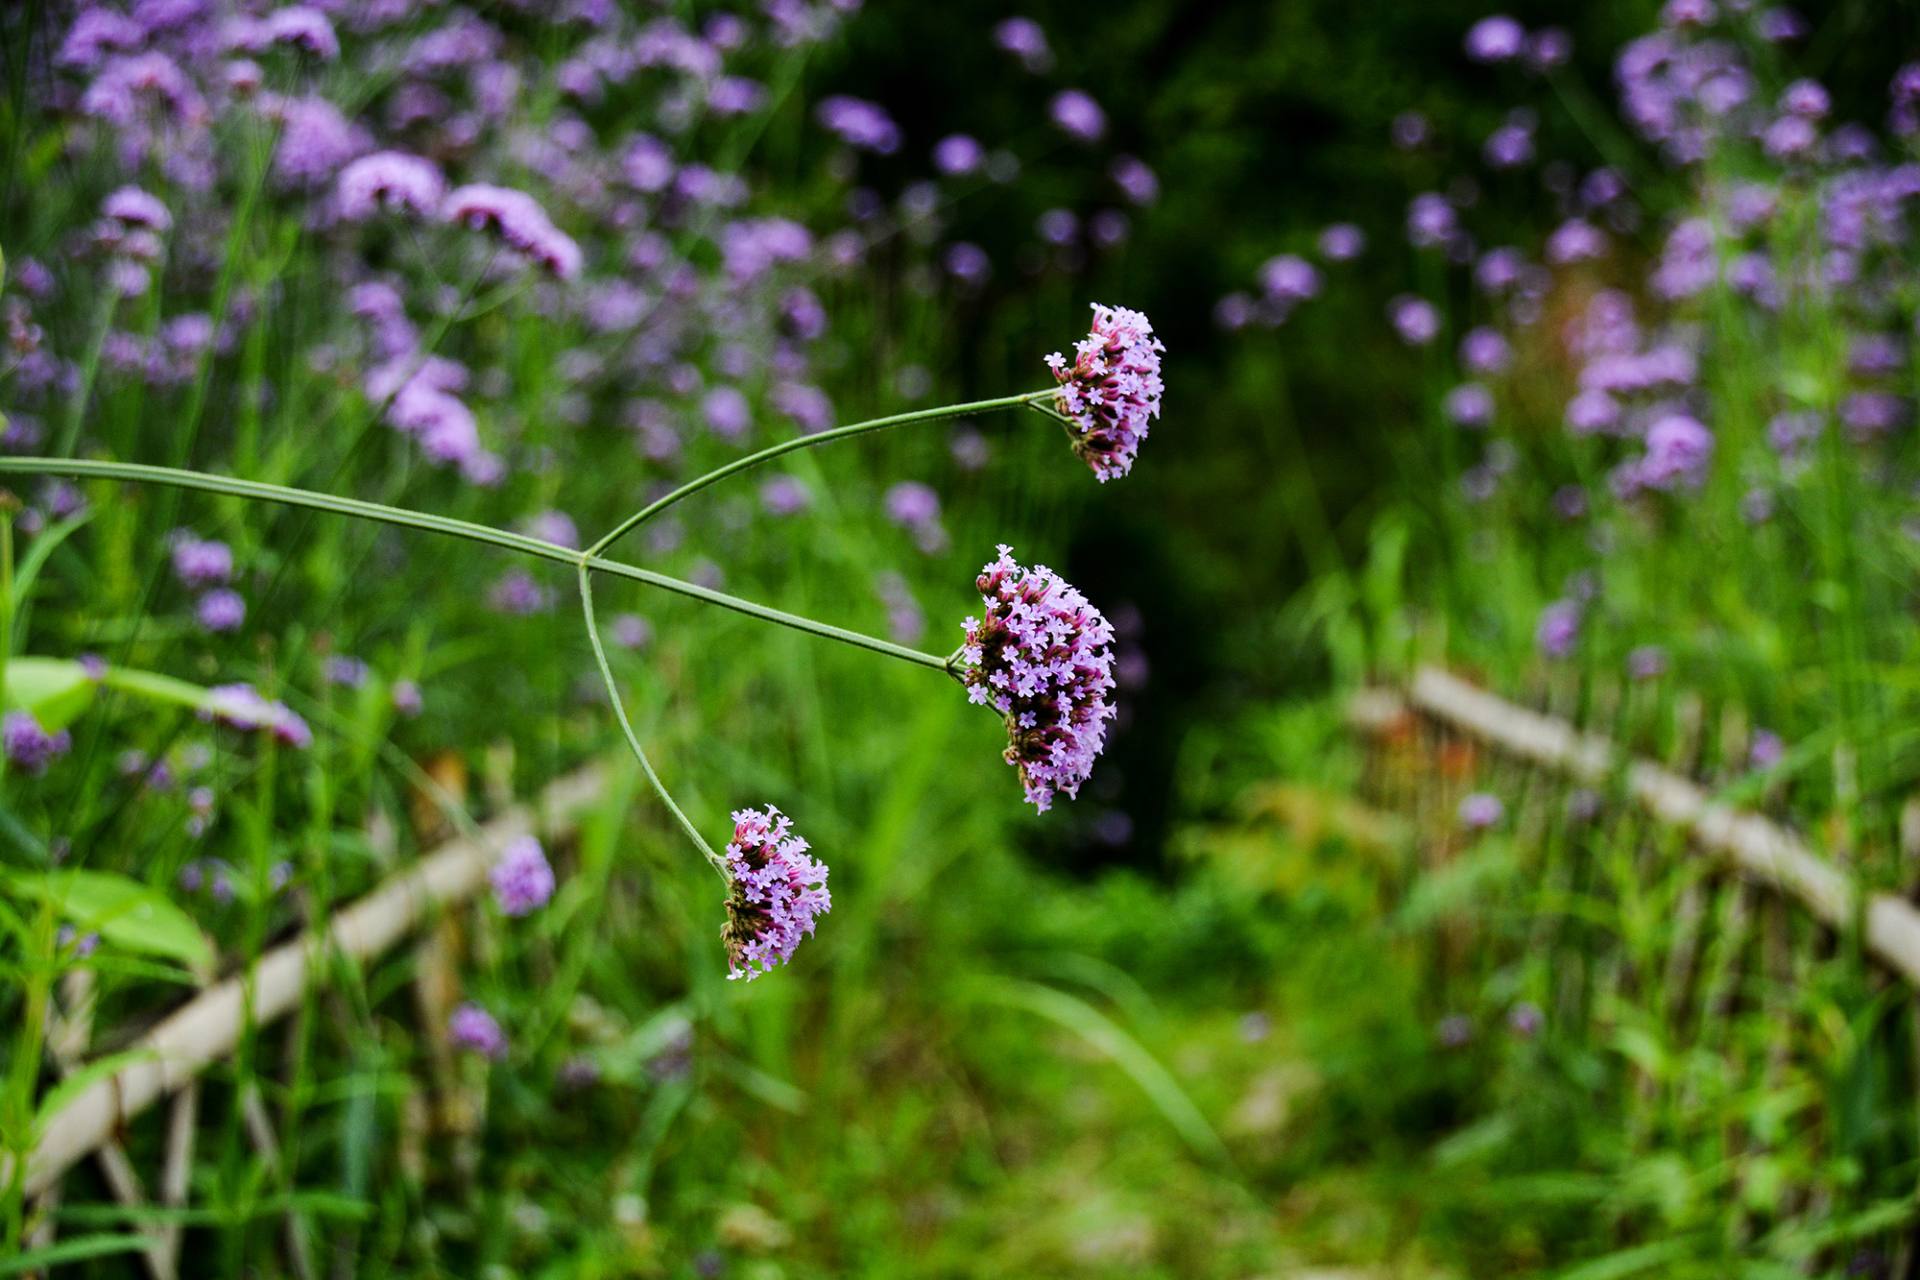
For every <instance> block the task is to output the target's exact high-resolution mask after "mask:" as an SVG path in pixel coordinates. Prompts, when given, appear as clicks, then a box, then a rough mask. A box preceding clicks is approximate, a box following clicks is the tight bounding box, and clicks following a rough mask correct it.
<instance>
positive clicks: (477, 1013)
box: [447, 1001, 507, 1062]
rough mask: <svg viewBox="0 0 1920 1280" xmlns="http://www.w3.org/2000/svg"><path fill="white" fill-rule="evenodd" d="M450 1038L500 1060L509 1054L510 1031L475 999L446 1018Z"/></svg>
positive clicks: (461, 1046)
mask: <svg viewBox="0 0 1920 1280" xmlns="http://www.w3.org/2000/svg"><path fill="white" fill-rule="evenodd" d="M447 1041H448V1043H450V1044H452V1045H453V1047H454V1048H456V1049H461V1050H464V1051H466V1052H468V1053H473V1054H478V1055H479V1056H480V1057H482V1058H488V1059H491V1060H492V1061H495V1062H498V1061H500V1060H501V1059H502V1058H505V1057H506V1056H507V1034H506V1032H504V1031H502V1030H501V1029H500V1023H499V1022H498V1021H497V1020H495V1018H494V1016H493V1015H492V1014H490V1013H488V1012H487V1011H486V1010H485V1009H483V1008H481V1007H480V1006H479V1005H477V1004H474V1003H473V1002H472V1001H468V1002H467V1003H465V1004H463V1005H461V1006H460V1007H459V1008H457V1009H455V1010H454V1011H453V1017H452V1018H450V1019H448V1021H447Z"/></svg>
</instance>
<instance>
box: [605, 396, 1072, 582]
mask: <svg viewBox="0 0 1920 1280" xmlns="http://www.w3.org/2000/svg"><path fill="white" fill-rule="evenodd" d="M1052 394H1053V389H1052V388H1048V389H1047V390H1045V391H1026V392H1022V393H1021V394H1020V395H1017V396H1001V397H999V398H998V399H995V400H975V401H972V402H971V403H968V404H945V405H941V406H940V407H939V408H937V409H915V410H914V411H913V412H911V413H896V414H891V415H889V416H888V417H885V418H870V419H868V420H867V421H865V422H854V423H849V424H848V425H847V426H844V427H835V428H833V429H832V430H831V431H821V432H818V433H816V434H814V435H810V436H795V437H794V438H793V439H791V440H782V441H781V442H780V443H779V444H775V445H769V446H767V447H766V448H764V449H762V450H760V451H759V452H758V453H749V454H747V455H746V456H745V457H743V458H735V459H734V460H733V461H732V462H729V463H727V464H726V465H725V466H724V467H716V468H715V469H714V470H712V471H709V472H707V473H706V474H705V475H703V476H699V477H697V478H696V479H693V480H689V481H687V482H686V483H685V484H683V485H681V486H680V487H679V488H678V489H675V490H674V491H673V492H672V493H669V494H667V495H666V496H664V497H661V498H656V499H654V500H653V501H652V502H649V503H648V504H647V505H646V506H644V507H642V508H640V510H638V511H636V512H634V513H633V514H632V515H630V516H628V517H627V518H626V519H625V520H623V521H621V522H620V524H618V525H616V526H615V527H614V529H613V532H611V533H609V534H607V535H606V536H605V537H603V538H601V539H600V540H599V541H598V542H596V543H594V544H593V545H592V546H590V547H588V548H587V554H588V555H590V556H597V555H599V554H600V553H601V552H603V551H605V550H606V549H607V548H608V547H610V546H612V545H613V544H614V543H616V542H618V541H619V540H620V539H621V538H623V537H625V536H626V535H627V534H628V533H629V532H631V531H632V530H634V529H636V528H638V527H639V526H640V525H643V524H645V523H646V522H647V521H649V520H651V519H653V518H654V517H655V516H657V515H659V514H660V513H661V512H662V511H665V510H666V509H667V508H668V507H670V506H672V505H673V504H674V503H676V502H678V501H680V500H681V499H682V498H689V497H692V496H693V495H694V494H696V493H698V492H700V491H701V490H702V489H704V488H706V487H707V486H708V485H710V484H717V483H719V482H720V481H722V480H725V479H726V478H727V477H728V476H730V475H735V474H737V473H739V472H742V471H746V470H749V469H751V468H753V467H757V466H759V465H760V464H761V463H763V462H770V461H772V460H773V459H774V458H777V457H779V456H780V455H781V454H783V453H793V452H794V451H795V450H798V449H811V448H813V447H814V446H816V445H823V444H830V443H832V442H833V441H835V440H845V439H848V438H850V437H852V436H863V435H866V434H867V433H868V432H870V431H885V430H886V429H887V428H888V427H904V426H906V425H908V424H909V423H914V422H937V421H939V420H940V419H942V418H964V417H966V416H967V415H968V414H970V413H986V412H989V411H990V410H993V409H1017V408H1019V407H1020V406H1021V405H1031V404H1034V403H1035V402H1036V401H1038V400H1040V399H1041V398H1042V397H1045V396H1050V395H1052Z"/></svg>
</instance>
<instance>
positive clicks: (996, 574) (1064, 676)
mask: <svg viewBox="0 0 1920 1280" xmlns="http://www.w3.org/2000/svg"><path fill="white" fill-rule="evenodd" d="M999 550H1000V555H999V558H998V559H996V560H994V561H993V562H992V563H990V564H988V565H987V566H986V567H985V568H984V569H983V570H981V572H980V576H979V578H977V579H976V580H975V582H974V585H975V586H976V587H978V588H979V590H980V596H981V612H980V616H979V617H977V618H968V619H967V620H966V624H965V625H966V643H965V644H964V646H963V647H962V648H961V660H962V664H963V665H962V668H961V673H962V680H963V682H964V683H965V684H966V686H967V697H968V699H969V700H970V701H972V702H975V703H978V704H980V705H982V706H987V707H992V708H993V709H994V710H995V711H997V712H999V713H1000V715H1001V717H1002V718H1003V719H1004V720H1005V721H1006V727H1007V750H1006V761H1007V763H1008V764H1010V765H1012V766H1013V767H1014V768H1015V769H1016V770H1017V771H1018V772H1019V775H1020V782H1021V785H1022V786H1023V787H1024V788H1025V789H1026V796H1027V800H1028V802H1029V803H1031V804H1032V805H1033V807H1034V808H1035V809H1037V810H1039V811H1040V812H1042V813H1045V812H1046V811H1047V809H1049V808H1050V807H1051V806H1052V804H1053V799H1054V796H1055V795H1056V794H1060V793H1064V794H1065V795H1067V796H1068V797H1069V798H1071V797H1073V796H1076V795H1078V794H1079V791H1080V785H1081V784H1082V783H1083V782H1085V781H1086V780H1087V777H1088V776H1089V775H1090V774H1091V773H1092V772H1093V763H1094V760H1095V759H1096V758H1098V756H1099V755H1100V750H1101V748H1102V747H1103V746H1105V744H1106V736H1107V722H1108V721H1109V720H1111V719H1112V718H1113V716H1114V707H1113V703H1112V702H1111V701H1109V699H1108V695H1109V694H1110V693H1111V692H1112V690H1113V688H1114V677H1113V665H1114V653H1113V628H1112V627H1111V626H1110V625H1108V623H1107V620H1106V618H1105V617H1103V616H1102V615H1101V613H1100V611H1099V610H1098V609H1096V608H1094V607H1093V605H1092V604H1090V603H1089V602H1088V601H1087V598H1086V597H1085V596H1083V595H1081V594H1080V592H1079V591H1077V590H1075V589H1074V588H1073V587H1072V586H1069V585H1068V584H1067V583H1066V582H1064V581H1062V580H1061V578H1060V577H1059V575H1058V574H1056V573H1054V572H1053V570H1051V569H1049V568H1047V567H1046V566H1044V565H1035V566H1034V567H1033V568H1032V569H1027V568H1023V567H1022V566H1021V565H1019V564H1018V563H1016V562H1015V561H1014V559H1013V549H1012V548H1011V547H1007V546H1002V547H1000V549H999Z"/></svg>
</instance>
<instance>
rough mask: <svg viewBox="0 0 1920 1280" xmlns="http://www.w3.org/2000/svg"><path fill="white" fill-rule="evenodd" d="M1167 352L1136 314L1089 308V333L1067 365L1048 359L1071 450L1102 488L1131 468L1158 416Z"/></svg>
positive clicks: (1119, 309) (1056, 355) (1059, 357)
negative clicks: (1067, 423) (1162, 358)
mask: <svg viewBox="0 0 1920 1280" xmlns="http://www.w3.org/2000/svg"><path fill="white" fill-rule="evenodd" d="M1165 350H1166V348H1165V347H1163V346H1162V345H1161V344H1160V341H1159V339H1157V338H1155V337H1154V336H1153V326H1152V325H1151V324H1150V323H1148V321H1147V318H1146V317H1145V316H1144V315H1142V314H1140V313H1139V312H1138V311H1129V310H1128V309H1127V308H1125V307H1108V306H1102V305H1101V304H1100V303H1097V302H1096V303H1094V304H1093V331H1092V332H1091V333H1089V334H1088V335H1087V337H1085V338H1084V339H1082V340H1081V341H1079V342H1077V343H1075V344H1074V359H1073V361H1072V362H1071V363H1069V362H1068V361H1067V359H1066V357H1064V356H1062V355H1061V354H1060V353H1058V352H1055V353H1054V354H1052V355H1050V356H1048V357H1047V367H1048V368H1050V369H1052V370H1053V376H1054V380H1055V381H1056V382H1058V383H1059V384H1060V389H1059V391H1058V392H1056V393H1055V396H1054V404H1055V407H1056V408H1058V409H1059V411H1060V413H1061V414H1063V415H1064V416H1065V417H1067V418H1068V419H1069V420H1070V423H1071V425H1070V426H1069V428H1068V434H1069V435H1070V436H1071V437H1072V439H1073V451H1074V452H1075V453H1076V454H1078V455H1079V456H1080V459H1081V460H1082V461H1083V462H1085V463H1086V464H1087V465H1088V466H1089V467H1091V468H1093V474H1094V475H1095V476H1097V477H1099V479H1100V480H1101V481H1102V482H1103V483H1104V482H1105V481H1108V480H1111V479H1113V478H1114V477H1116V476H1124V475H1126V474H1127V472H1128V471H1130V470H1132V468H1133V459H1134V455H1135V454H1136V453H1137V452H1138V451H1139V449H1140V442H1141V441H1143V440H1145V439H1146V438H1147V430H1148V428H1149V426H1150V425H1151V424H1152V420H1153V419H1154V418H1157V417H1159V416H1160V394H1161V386H1162V384H1161V381H1160V356H1161V353H1163V352H1164V351H1165Z"/></svg>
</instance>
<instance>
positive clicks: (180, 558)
mask: <svg viewBox="0 0 1920 1280" xmlns="http://www.w3.org/2000/svg"><path fill="white" fill-rule="evenodd" d="M173 573H174V576H175V577H176V578H178V579H180V584H181V585H182V586H184V587H187V588H188V589H190V590H196V591H197V590H199V589H200V588H201V587H212V586H219V585H221V584H223V583H225V582H226V581H227V580H228V579H229V578H231V577H232V576H233V550H232V548H230V547H228V546H227V544H226V543H224V542H214V541H212V540H203V539H201V538H199V537H197V536H195V535H194V534H193V533H192V532H191V531H190V530H186V529H182V530H181V531H180V532H179V533H177V534H176V535H175V536H174V540H173Z"/></svg>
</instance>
